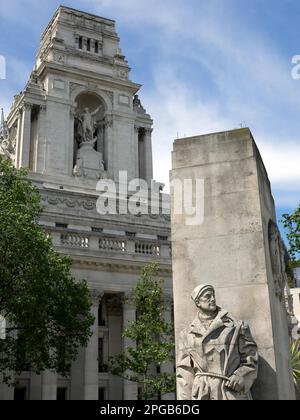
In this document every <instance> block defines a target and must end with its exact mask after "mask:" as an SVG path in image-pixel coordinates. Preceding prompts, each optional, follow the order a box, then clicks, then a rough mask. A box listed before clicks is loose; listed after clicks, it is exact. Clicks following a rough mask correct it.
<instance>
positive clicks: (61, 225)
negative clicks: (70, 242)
mask: <svg viewBox="0 0 300 420" xmlns="http://www.w3.org/2000/svg"><path fill="white" fill-rule="evenodd" d="M55 226H56V227H57V228H62V229H68V225H67V223H55Z"/></svg>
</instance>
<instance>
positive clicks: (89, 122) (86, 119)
mask: <svg viewBox="0 0 300 420" xmlns="http://www.w3.org/2000/svg"><path fill="white" fill-rule="evenodd" d="M101 108H102V105H100V106H99V107H98V108H97V109H96V110H95V111H93V112H90V110H89V108H85V109H84V112H83V113H82V114H79V117H78V118H79V120H80V121H81V123H82V131H83V141H91V140H93V136H94V131H95V116H96V115H97V114H98V112H99V111H100V109H101Z"/></svg>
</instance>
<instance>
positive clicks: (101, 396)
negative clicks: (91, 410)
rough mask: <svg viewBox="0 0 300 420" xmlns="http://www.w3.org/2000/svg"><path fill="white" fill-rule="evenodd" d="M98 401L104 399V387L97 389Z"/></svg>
mask: <svg viewBox="0 0 300 420" xmlns="http://www.w3.org/2000/svg"><path fill="white" fill-rule="evenodd" d="M98 401H105V388H99V389H98Z"/></svg>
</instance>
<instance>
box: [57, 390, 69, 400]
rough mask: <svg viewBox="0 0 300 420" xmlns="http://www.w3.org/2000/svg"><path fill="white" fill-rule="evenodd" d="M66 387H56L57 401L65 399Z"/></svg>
mask: <svg viewBox="0 0 300 420" xmlns="http://www.w3.org/2000/svg"><path fill="white" fill-rule="evenodd" d="M67 392H68V388H57V392H56V399H57V401H67Z"/></svg>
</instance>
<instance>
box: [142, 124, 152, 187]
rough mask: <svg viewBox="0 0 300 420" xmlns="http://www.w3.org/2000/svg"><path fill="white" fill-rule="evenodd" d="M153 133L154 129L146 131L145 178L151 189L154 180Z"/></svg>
mask: <svg viewBox="0 0 300 420" xmlns="http://www.w3.org/2000/svg"><path fill="white" fill-rule="evenodd" d="M152 132H153V129H152V128H146V129H145V140H144V141H145V175H146V176H145V178H146V181H147V183H148V185H149V187H150V186H151V181H152V179H153V156H152Z"/></svg>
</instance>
